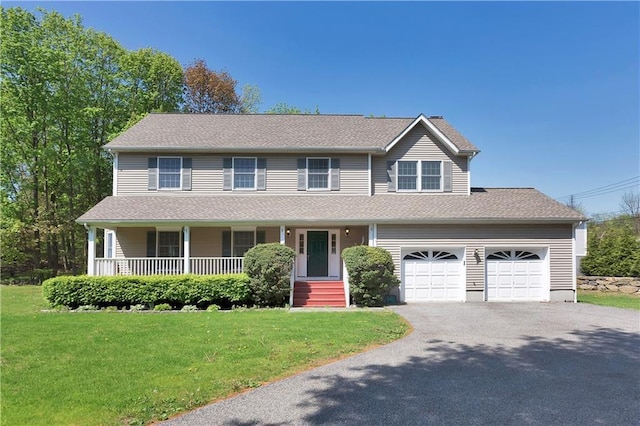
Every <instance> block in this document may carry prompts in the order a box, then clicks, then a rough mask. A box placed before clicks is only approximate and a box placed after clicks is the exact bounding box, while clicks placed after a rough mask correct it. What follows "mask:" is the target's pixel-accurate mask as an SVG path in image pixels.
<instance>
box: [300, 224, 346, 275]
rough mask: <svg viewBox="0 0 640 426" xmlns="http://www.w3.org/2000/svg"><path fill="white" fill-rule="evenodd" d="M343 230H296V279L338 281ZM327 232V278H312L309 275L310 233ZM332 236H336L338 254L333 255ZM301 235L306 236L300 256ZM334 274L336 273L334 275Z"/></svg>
mask: <svg viewBox="0 0 640 426" xmlns="http://www.w3.org/2000/svg"><path fill="white" fill-rule="evenodd" d="M341 229H342V228H296V232H295V242H294V249H295V251H296V259H295V265H296V268H295V270H296V276H295V277H296V279H313V280H318V281H322V280H336V279H339V278H340V263H341V261H340V240H341V238H340V231H341ZM310 231H311V232H326V233H327V276H326V277H322V276H321V277H311V276H309V274H308V269H307V262H308V256H309V236H308V234H307V233H308V232H310ZM331 234H335V235H336V253H335V254H332V253H331ZM300 235H304V242H303V244H304V246H303V253H302V254H300ZM332 272H334V273H333V274H332Z"/></svg>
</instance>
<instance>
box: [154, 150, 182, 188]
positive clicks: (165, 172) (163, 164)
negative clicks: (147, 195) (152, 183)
mask: <svg viewBox="0 0 640 426" xmlns="http://www.w3.org/2000/svg"><path fill="white" fill-rule="evenodd" d="M181 168H182V159H181V158H180V157H174V158H158V185H159V186H158V187H159V188H160V189H173V188H180V174H181V173H180V172H181Z"/></svg>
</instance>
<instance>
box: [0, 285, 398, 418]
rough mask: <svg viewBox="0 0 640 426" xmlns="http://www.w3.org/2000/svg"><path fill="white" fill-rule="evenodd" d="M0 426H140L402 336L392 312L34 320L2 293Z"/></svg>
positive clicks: (36, 300) (16, 296) (92, 315)
mask: <svg viewBox="0 0 640 426" xmlns="http://www.w3.org/2000/svg"><path fill="white" fill-rule="evenodd" d="M0 299H1V303H2V305H1V310H0V316H1V318H0V320H1V321H2V329H1V330H0V333H1V336H0V337H1V339H2V376H1V380H2V398H1V401H0V403H1V406H0V409H1V412H2V424H3V425H4V424H6V425H22V424H28V425H52V424H56V425H58V424H60V425H62V424H76V425H80V424H83V425H89V424H90V425H106V424H109V425H111V424H123V423H124V424H147V423H150V422H151V421H153V420H156V419H165V418H167V417H169V416H172V415H175V414H177V413H179V412H182V411H185V410H189V409H192V408H195V407H197V406H201V405H204V404H206V403H208V402H210V401H213V400H216V399H220V398H224V397H226V396H229V395H231V394H233V393H236V392H240V391H242V390H245V389H247V388H252V387H257V386H260V385H261V384H263V383H265V382H269V381H272V380H275V379H276V378H280V377H285V376H288V375H291V374H294V373H296V372H299V371H302V370H305V369H308V368H310V367H313V366H317V365H321V364H325V363H327V362H329V360H332V359H336V358H340V357H342V356H345V355H348V354H353V353H357V352H360V351H362V350H364V349H365V348H370V347H371V346H372V345H379V344H384V343H387V342H390V341H392V340H395V339H398V338H400V337H402V336H403V335H404V334H406V332H407V325H406V323H405V322H404V321H403V320H402V319H401V318H400V317H399V316H397V315H395V314H393V313H391V312H366V311H356V312H300V313H290V312H289V311H287V310H284V309H269V310H252V309H242V310H234V311H226V312H205V311H201V312H196V313H145V314H140V313H118V312H74V313H69V312H55V313H54V312H49V313H47V312H41V309H42V308H44V307H45V306H44V305H45V302H44V300H43V299H42V292H41V288H40V287H35V286H21V287H15V286H9V287H7V286H1V287H0Z"/></svg>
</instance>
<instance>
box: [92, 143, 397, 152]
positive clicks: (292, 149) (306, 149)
mask: <svg viewBox="0 0 640 426" xmlns="http://www.w3.org/2000/svg"><path fill="white" fill-rule="evenodd" d="M102 149H104V150H105V151H108V152H130V153H150V152H153V153H156V152H180V153H220V154H227V153H229V154H230V153H259V154H272V153H275V154H281V153H300V154H310V153H319V152H321V153H331V152H339V153H343V154H349V153H353V154H377V153H381V152H384V149H383V148H380V147H344V146H343V147H341V146H338V147H299V146H298V147H277V148H265V147H249V148H245V147H181V146H172V147H166V146H146V147H139V146H137V147H123V146H109V145H105V146H103V147H102Z"/></svg>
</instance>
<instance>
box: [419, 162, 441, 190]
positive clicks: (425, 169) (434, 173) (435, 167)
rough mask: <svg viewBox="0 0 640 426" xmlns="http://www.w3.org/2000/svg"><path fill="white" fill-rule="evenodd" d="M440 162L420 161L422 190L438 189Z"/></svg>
mask: <svg viewBox="0 0 640 426" xmlns="http://www.w3.org/2000/svg"><path fill="white" fill-rule="evenodd" d="M440 176H441V173H440V162H439V161H423V162H422V190H423V191H439V190H440Z"/></svg>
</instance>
